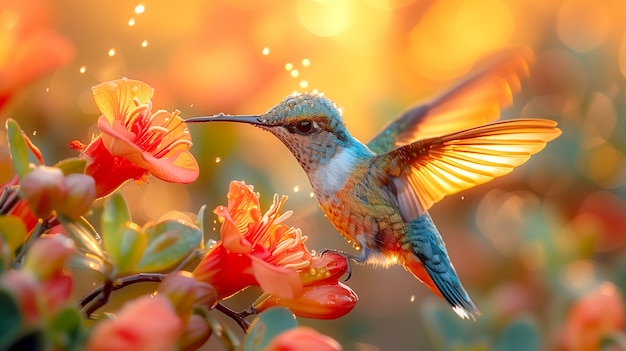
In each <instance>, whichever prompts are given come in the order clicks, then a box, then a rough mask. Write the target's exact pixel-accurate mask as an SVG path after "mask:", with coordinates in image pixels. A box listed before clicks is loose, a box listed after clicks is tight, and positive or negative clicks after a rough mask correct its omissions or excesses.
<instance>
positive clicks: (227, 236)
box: [213, 206, 252, 253]
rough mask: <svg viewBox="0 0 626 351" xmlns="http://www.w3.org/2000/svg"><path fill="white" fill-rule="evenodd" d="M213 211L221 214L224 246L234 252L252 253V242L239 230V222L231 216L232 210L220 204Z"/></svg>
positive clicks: (221, 233) (221, 231)
mask: <svg viewBox="0 0 626 351" xmlns="http://www.w3.org/2000/svg"><path fill="white" fill-rule="evenodd" d="M213 213H215V214H216V215H218V216H219V218H220V221H222V227H221V228H220V236H221V239H222V243H223V245H224V248H225V249H226V250H228V251H230V252H233V253H250V252H251V251H252V244H250V242H249V241H248V240H246V238H244V236H243V235H242V233H241V232H240V231H239V228H237V223H235V220H234V219H233V218H232V217H231V215H230V212H228V210H227V209H226V207H224V206H218V207H217V208H216V209H215V210H213Z"/></svg>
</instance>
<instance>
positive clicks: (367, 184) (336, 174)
mask: <svg viewBox="0 0 626 351" xmlns="http://www.w3.org/2000/svg"><path fill="white" fill-rule="evenodd" d="M360 156H362V155H358V154H356V153H355V152H352V151H348V150H347V149H344V150H341V151H340V152H338V153H337V154H336V155H335V157H333V159H332V160H331V161H330V162H328V163H327V164H326V165H323V166H320V167H319V168H318V169H317V170H316V171H314V172H311V173H310V174H309V178H310V181H311V184H312V186H313V189H314V192H315V195H316V197H317V200H318V202H319V204H320V207H321V208H322V210H323V211H324V213H325V214H326V216H327V217H328V219H329V220H330V222H331V223H332V224H333V225H334V227H335V228H336V229H337V230H338V231H339V232H340V233H341V234H342V235H343V236H344V237H345V238H346V239H347V240H348V242H349V243H351V244H352V245H353V246H354V247H355V248H356V249H358V250H360V251H361V256H363V257H362V258H364V259H370V258H374V257H375V256H383V255H384V257H385V261H386V258H388V257H389V256H395V254H396V253H397V252H398V251H400V250H401V249H402V244H403V240H402V239H403V238H404V237H405V235H404V234H405V231H406V223H405V222H404V220H403V219H402V216H401V215H400V212H399V211H398V209H397V204H396V203H395V198H394V196H393V194H392V193H391V192H390V189H388V188H387V185H386V184H384V183H381V181H380V177H379V174H378V172H379V170H377V169H376V168H373V166H372V164H371V162H370V160H371V156H369V157H360ZM375 253H382V254H383V255H373V254H375ZM375 261H376V262H377V263H384V264H387V263H386V262H383V261H382V260H379V259H376V260H375Z"/></svg>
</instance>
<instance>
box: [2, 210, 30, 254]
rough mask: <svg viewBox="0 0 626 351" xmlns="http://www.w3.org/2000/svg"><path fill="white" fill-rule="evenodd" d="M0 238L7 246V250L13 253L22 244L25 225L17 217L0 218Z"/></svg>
mask: <svg viewBox="0 0 626 351" xmlns="http://www.w3.org/2000/svg"><path fill="white" fill-rule="evenodd" d="M0 236H2V238H3V239H4V242H6V243H7V245H8V246H9V250H11V252H15V250H17V248H19V247H20V246H21V245H22V244H23V243H24V238H26V225H25V224H24V222H22V220H21V219H20V218H19V217H17V216H12V215H8V216H0Z"/></svg>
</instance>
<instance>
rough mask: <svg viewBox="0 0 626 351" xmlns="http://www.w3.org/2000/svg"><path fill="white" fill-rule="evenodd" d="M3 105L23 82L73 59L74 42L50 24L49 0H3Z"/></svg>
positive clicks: (0, 84) (0, 34) (0, 55)
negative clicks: (54, 29) (58, 32)
mask: <svg viewBox="0 0 626 351" xmlns="http://www.w3.org/2000/svg"><path fill="white" fill-rule="evenodd" d="M0 8H1V9H2V25H0V38H1V39H0V77H2V79H0V109H1V108H2V107H3V106H4V104H5V103H6V102H7V101H8V100H9V99H10V98H11V97H12V96H13V95H14V94H15V93H16V92H17V91H18V90H19V89H20V88H22V87H23V86H25V85H26V84H27V83H29V82H30V81H32V80H35V79H36V78H39V77H41V76H43V75H44V74H46V73H48V72H50V71H52V70H54V69H56V68H58V67H60V66H62V65H64V64H66V63H68V62H70V61H71V60H72V58H73V57H74V48H73V47H72V44H71V43H70V42H69V41H67V40H66V39H65V38H63V37H62V36H61V35H59V34H57V33H56V32H54V31H52V30H51V29H50V28H48V22H49V17H50V13H52V12H51V11H50V8H49V6H48V2H47V1H39V0H1V1H0Z"/></svg>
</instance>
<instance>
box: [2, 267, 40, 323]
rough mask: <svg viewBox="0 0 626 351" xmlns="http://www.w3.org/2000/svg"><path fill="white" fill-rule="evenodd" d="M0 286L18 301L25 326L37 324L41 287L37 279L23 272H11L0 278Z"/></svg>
mask: <svg viewBox="0 0 626 351" xmlns="http://www.w3.org/2000/svg"><path fill="white" fill-rule="evenodd" d="M0 286H1V287H3V288H4V289H6V290H8V291H9V292H10V293H11V294H12V295H13V297H14V298H15V300H16V301H17V304H18V306H19V308H20V311H21V314H22V317H23V318H24V322H25V324H26V325H27V326H30V325H34V324H35V323H37V321H38V319H39V307H38V304H37V291H38V289H39V287H38V285H37V281H36V280H35V278H34V277H33V276H32V275H31V274H30V273H28V272H25V271H23V270H19V271H13V270H9V271H6V272H5V273H4V274H2V275H1V276H0Z"/></svg>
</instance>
